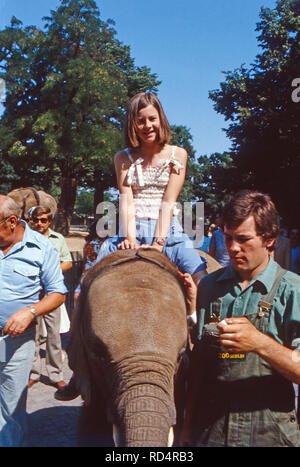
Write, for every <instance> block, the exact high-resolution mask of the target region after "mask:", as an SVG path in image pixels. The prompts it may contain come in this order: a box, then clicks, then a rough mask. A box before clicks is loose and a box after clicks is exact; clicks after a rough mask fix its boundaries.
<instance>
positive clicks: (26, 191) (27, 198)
mask: <svg viewBox="0 0 300 467" xmlns="http://www.w3.org/2000/svg"><path fill="white" fill-rule="evenodd" d="M7 196H9V197H10V198H12V199H13V200H14V201H15V202H16V203H17V204H18V206H20V208H22V218H23V219H25V220H27V218H28V215H27V213H28V211H29V209H30V208H32V207H34V206H43V207H49V208H50V209H51V214H52V216H53V217H54V216H55V213H56V210H57V203H56V201H55V199H54V198H53V197H52V196H51V195H49V194H48V193H46V192H45V191H42V190H36V189H35V188H33V187H27V188H16V189H15V190H12V191H10V192H9V193H8V194H7Z"/></svg>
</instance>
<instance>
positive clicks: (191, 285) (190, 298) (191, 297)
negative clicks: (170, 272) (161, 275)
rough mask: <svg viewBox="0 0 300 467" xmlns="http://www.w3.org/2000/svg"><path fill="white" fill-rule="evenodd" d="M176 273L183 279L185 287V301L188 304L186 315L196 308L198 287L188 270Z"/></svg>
mask: <svg viewBox="0 0 300 467" xmlns="http://www.w3.org/2000/svg"><path fill="white" fill-rule="evenodd" d="M177 273H178V275H179V276H180V277H181V278H182V279H183V283H184V285H185V287H186V301H187V305H188V315H189V314H192V313H194V311H195V310H196V302H197V293H198V287H197V285H196V284H195V282H194V280H193V278H192V276H191V275H190V274H189V273H188V272H185V273H183V272H181V271H177Z"/></svg>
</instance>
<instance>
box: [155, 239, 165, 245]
mask: <svg viewBox="0 0 300 467" xmlns="http://www.w3.org/2000/svg"><path fill="white" fill-rule="evenodd" d="M165 241H166V239H165V238H162V237H155V238H154V239H153V243H157V244H158V245H160V246H164V244H165Z"/></svg>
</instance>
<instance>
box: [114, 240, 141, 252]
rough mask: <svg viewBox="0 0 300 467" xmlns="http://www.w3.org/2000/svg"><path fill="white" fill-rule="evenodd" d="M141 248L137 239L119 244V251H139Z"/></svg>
mask: <svg viewBox="0 0 300 467" xmlns="http://www.w3.org/2000/svg"><path fill="white" fill-rule="evenodd" d="M138 248H139V247H138V245H137V243H136V240H135V239H130V238H125V239H124V240H123V241H122V242H121V243H119V244H118V249H119V250H137V249H138Z"/></svg>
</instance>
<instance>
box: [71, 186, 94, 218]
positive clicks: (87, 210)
mask: <svg viewBox="0 0 300 467" xmlns="http://www.w3.org/2000/svg"><path fill="white" fill-rule="evenodd" d="M74 211H75V213H76V215H77V216H79V217H85V216H93V215H94V193H93V191H85V190H80V191H79V192H78V193H77V198H76V202H75V206H74Z"/></svg>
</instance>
